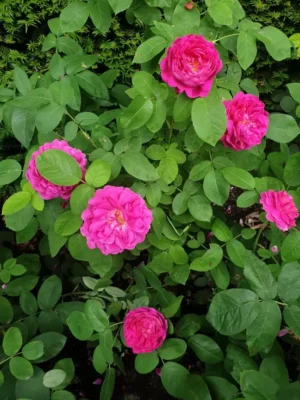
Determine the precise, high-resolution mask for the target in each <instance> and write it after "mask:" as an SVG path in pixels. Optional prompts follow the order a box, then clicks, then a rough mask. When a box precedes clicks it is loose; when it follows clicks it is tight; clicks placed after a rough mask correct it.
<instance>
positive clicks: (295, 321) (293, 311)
mask: <svg viewBox="0 0 300 400" xmlns="http://www.w3.org/2000/svg"><path fill="white" fill-rule="evenodd" d="M283 318H284V320H285V322H286V323H287V324H288V326H289V328H290V329H291V330H292V331H293V333H294V334H295V335H296V336H298V337H299V336H300V307H298V306H297V305H291V306H287V307H285V309H284V311H283Z"/></svg>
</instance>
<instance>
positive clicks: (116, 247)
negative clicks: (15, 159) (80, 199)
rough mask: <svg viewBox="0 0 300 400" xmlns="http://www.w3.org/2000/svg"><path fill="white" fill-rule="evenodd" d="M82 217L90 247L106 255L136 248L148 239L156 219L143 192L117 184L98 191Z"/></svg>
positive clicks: (83, 228)
mask: <svg viewBox="0 0 300 400" xmlns="http://www.w3.org/2000/svg"><path fill="white" fill-rule="evenodd" d="M137 168H138V166H137ZM81 218H82V220H83V225H82V227H81V234H82V235H83V236H85V237H86V238H87V245H88V247H89V248H90V249H94V248H96V247H98V248H99V249H100V250H101V252H102V253H103V254H105V255H107V254H118V253H122V252H123V251H124V250H133V249H134V248H135V247H136V245H137V244H138V243H141V242H143V241H144V240H145V237H146V235H147V233H148V232H149V230H150V226H151V223H152V220H153V217H152V212H151V210H149V209H148V208H147V206H146V203H145V201H144V200H143V199H142V198H141V196H140V195H138V194H136V193H134V192H133V191H132V190H130V189H128V188H123V187H116V186H105V188H103V189H99V190H97V191H96V193H95V195H94V197H93V198H92V199H90V200H89V203H88V207H87V209H86V210H85V211H83V213H82V214H81Z"/></svg>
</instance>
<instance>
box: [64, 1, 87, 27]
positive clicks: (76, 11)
mask: <svg viewBox="0 0 300 400" xmlns="http://www.w3.org/2000/svg"><path fill="white" fill-rule="evenodd" d="M88 16H89V9H88V5H87V4H86V3H83V2H81V1H75V2H74V3H71V4H68V5H67V7H66V8H64V9H63V10H62V12H61V14H60V29H61V31H62V32H75V31H78V30H79V29H80V28H82V27H83V25H84V24H85V23H86V20H87V19H88Z"/></svg>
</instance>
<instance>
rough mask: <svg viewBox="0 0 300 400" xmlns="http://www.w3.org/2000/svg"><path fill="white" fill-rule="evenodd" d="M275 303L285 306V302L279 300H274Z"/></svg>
mask: <svg viewBox="0 0 300 400" xmlns="http://www.w3.org/2000/svg"><path fill="white" fill-rule="evenodd" d="M275 303H277V304H279V305H281V306H285V307H286V306H287V304H286V303H281V302H280V301H275Z"/></svg>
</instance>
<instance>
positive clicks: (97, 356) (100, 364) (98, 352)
mask: <svg viewBox="0 0 300 400" xmlns="http://www.w3.org/2000/svg"><path fill="white" fill-rule="evenodd" d="M93 366H94V368H95V370H96V371H97V372H99V374H103V372H104V371H105V370H106V368H107V364H106V361H105V358H104V355H103V352H102V349H101V346H100V345H98V346H97V347H96V348H95V351H94V354H93Z"/></svg>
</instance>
